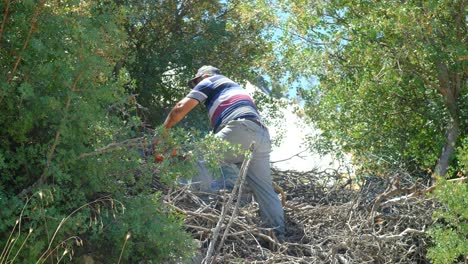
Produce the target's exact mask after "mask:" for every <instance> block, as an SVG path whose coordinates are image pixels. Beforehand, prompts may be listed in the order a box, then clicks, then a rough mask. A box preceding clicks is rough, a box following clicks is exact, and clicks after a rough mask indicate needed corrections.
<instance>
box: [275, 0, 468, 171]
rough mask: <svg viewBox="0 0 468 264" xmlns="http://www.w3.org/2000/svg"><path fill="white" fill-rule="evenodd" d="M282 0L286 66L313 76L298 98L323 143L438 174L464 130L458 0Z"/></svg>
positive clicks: (382, 164) (363, 160) (463, 32)
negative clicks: (311, 83) (312, 83)
mask: <svg viewBox="0 0 468 264" xmlns="http://www.w3.org/2000/svg"><path fill="white" fill-rule="evenodd" d="M280 2H281V3H282V7H283V8H284V13H285V14H286V15H284V20H285V21H286V26H285V28H284V29H285V32H286V34H285V36H284V42H283V43H284V46H286V47H288V48H286V49H285V52H284V53H283V54H284V55H283V56H284V57H283V59H284V61H285V63H286V64H288V65H289V66H290V69H291V71H294V72H295V73H296V74H297V75H304V74H305V75H306V76H307V74H310V73H314V74H316V75H317V76H318V80H319V82H318V83H319V84H318V85H317V86H316V87H315V88H314V89H310V90H309V91H305V92H304V93H303V96H304V97H305V99H306V105H307V107H308V115H309V116H310V117H311V119H313V120H314V121H315V122H316V123H317V124H318V126H319V128H320V129H321V130H322V131H323V137H322V141H321V142H319V143H320V144H321V147H322V148H323V149H326V150H330V149H331V148H333V147H334V146H335V147H336V146H340V147H342V149H343V150H344V151H347V152H350V153H352V154H353V156H354V157H355V159H356V165H358V166H360V165H361V166H362V165H363V164H369V161H370V162H371V164H374V165H375V166H374V167H373V168H374V169H375V168H377V167H378V168H388V167H394V166H403V167H404V168H406V169H409V168H416V169H425V168H432V169H434V170H435V172H436V173H437V174H440V175H445V174H446V172H447V169H448V167H449V165H450V164H451V161H452V160H453V156H454V155H453V154H454V152H455V147H456V145H457V142H459V139H460V138H463V137H466V131H467V121H466V120H468V118H467V114H468V105H467V103H466V102H467V101H468V100H467V98H468V91H467V90H468V89H467V79H466V46H467V28H466V20H465V10H466V2H465V1H353V0H333V1H306V0H304V1H280ZM305 62H307V63H305ZM309 76H310V75H309Z"/></svg>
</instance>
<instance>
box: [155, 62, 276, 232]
mask: <svg viewBox="0 0 468 264" xmlns="http://www.w3.org/2000/svg"><path fill="white" fill-rule="evenodd" d="M188 85H189V86H190V87H191V88H192V90H191V92H190V93H189V94H188V95H187V96H186V97H185V98H183V99H182V100H180V101H179V102H178V103H177V104H176V105H175V106H174V107H173V108H172V110H171V111H170V113H169V114H168V116H167V118H166V120H165V122H164V126H165V127H166V129H170V128H171V127H173V126H174V125H176V124H177V123H178V122H179V121H180V120H182V119H183V118H184V117H185V116H186V115H187V114H188V113H189V112H190V111H191V110H192V109H193V108H194V107H195V106H197V105H198V104H199V103H204V104H205V106H206V107H207V110H208V116H209V118H210V123H211V126H212V128H213V132H214V133H215V136H216V137H219V138H221V139H223V140H227V141H228V142H230V143H232V144H235V145H238V144H240V145H241V146H242V147H243V149H248V148H249V146H250V144H251V143H252V142H255V145H254V150H253V152H252V159H251V161H250V165H249V168H248V171H247V178H246V180H247V185H248V187H249V188H250V189H251V190H252V192H253V194H254V197H255V199H256V201H257V202H258V204H259V207H260V213H261V216H262V219H263V220H264V221H265V222H266V223H267V224H268V225H269V226H270V227H273V228H275V231H276V234H277V236H278V238H279V239H280V240H282V238H283V237H284V231H285V224H284V212H283V207H282V205H281V202H280V200H279V198H278V196H277V195H276V193H275V191H274V189H273V185H272V178H271V170H270V152H271V141H270V135H269V133H268V129H267V128H266V127H265V126H264V125H263V123H262V121H261V118H260V115H259V113H258V111H257V107H256V105H255V103H254V101H253V99H252V98H251V96H250V95H249V94H248V93H247V92H246V91H245V90H244V89H243V88H242V87H241V86H240V85H239V84H237V83H235V82H233V81H232V80H230V79H228V78H227V77H225V76H223V75H221V72H220V71H219V69H217V68H215V67H213V66H203V67H201V68H200V69H199V70H198V72H197V74H196V75H195V77H194V78H193V79H191V80H190V81H189V82H188ZM223 158H224V161H225V162H226V163H232V164H240V163H242V161H243V159H244V156H241V155H234V154H226V155H225V157H223Z"/></svg>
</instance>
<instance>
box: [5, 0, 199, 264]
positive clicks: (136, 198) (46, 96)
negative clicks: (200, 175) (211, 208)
mask: <svg viewBox="0 0 468 264" xmlns="http://www.w3.org/2000/svg"><path fill="white" fill-rule="evenodd" d="M0 12H1V13H2V14H3V17H2V19H1V25H0V58H1V60H0V71H1V74H0V123H1V124H2V125H1V126H0V175H1V177H0V207H1V208H2V209H1V210H0V248H1V249H2V250H1V252H2V253H1V255H0V262H2V263H7V262H8V263H9V262H14V261H13V259H16V261H18V262H21V263H35V262H36V261H37V262H45V261H48V259H49V258H54V257H57V258H61V257H64V256H68V255H69V254H70V252H74V251H75V250H70V247H72V246H73V244H75V242H76V244H78V245H80V244H81V245H83V244H84V245H86V246H88V245H90V244H94V245H99V247H97V246H96V247H95V248H94V249H95V250H96V251H97V252H94V253H95V256H96V257H103V258H106V260H107V261H112V262H117V258H118V257H119V253H120V251H121V249H122V247H121V244H122V243H123V241H125V237H126V235H127V233H128V232H130V233H131V234H133V238H134V239H130V240H129V242H128V243H127V250H131V251H126V252H125V254H124V256H126V257H125V258H124V259H129V260H130V261H131V262H137V261H140V260H142V259H148V258H151V259H154V260H155V261H158V260H160V261H170V260H171V259H172V260H173V259H174V258H177V259H178V258H179V257H183V256H187V255H189V254H190V252H191V248H192V245H191V239H190V236H189V235H188V234H186V233H185V232H184V231H183V230H182V227H181V226H180V221H177V220H176V219H173V216H170V214H169V213H167V214H166V213H164V210H163V209H161V207H162V205H161V204H160V203H159V202H158V200H157V199H152V198H153V197H152V196H153V193H154V190H152V189H151V188H150V187H151V183H152V180H153V179H152V173H151V171H150V169H151V168H147V169H146V171H145V169H144V167H143V169H142V166H141V165H142V163H143V161H142V159H141V157H140V155H139V154H138V152H137V151H136V149H135V147H134V148H133V149H129V148H122V147H120V148H119V147H116V148H114V149H113V151H112V152H99V151H98V150H99V149H103V148H104V149H105V148H106V146H109V145H110V146H112V144H114V145H116V146H119V145H118V144H117V143H121V142H128V141H129V140H130V139H132V138H133V137H135V135H138V132H139V130H138V127H139V126H140V123H141V121H140V120H139V118H138V117H137V116H136V115H135V114H134V113H135V105H134V104H133V103H132V100H129V99H131V98H132V97H131V96H130V94H129V93H128V91H129V90H130V89H131V83H132V80H131V78H130V77H129V74H128V72H127V71H126V70H125V69H122V70H121V71H120V73H119V74H118V75H113V69H114V66H115V64H116V63H117V62H118V61H119V60H120V58H121V57H122V56H123V54H124V53H125V49H126V46H125V44H126V32H125V31H124V27H123V21H125V16H124V14H125V8H124V7H121V6H117V5H114V4H113V3H112V2H111V1H105V0H103V1H42V0H41V1H8V0H7V1H2V2H1V3H0ZM141 186H144V187H146V188H142V189H138V192H136V190H137V188H138V187H141ZM132 191H133V192H132ZM135 193H136V194H135ZM155 198H157V197H155ZM125 207H127V208H128V211H127V214H123V208H125ZM114 214H115V217H114ZM94 221H96V223H102V224H103V227H104V228H99V226H98V225H91V226H90V225H89V224H90V222H91V223H93V222H94ZM135 223H151V224H143V225H142V226H135ZM155 223H158V224H155ZM109 229H110V230H109ZM28 230H29V232H28ZM10 234H11V237H9V235H10ZM136 239H137V240H136ZM83 241H85V243H82V242H83ZM161 241H165V247H160V248H161V249H164V251H155V250H154V248H155V247H156V246H158V245H159V243H161ZM110 242H112V243H110ZM117 242H120V243H117ZM134 243H142V244H143V245H144V246H141V245H139V246H133V245H135V244H134ZM136 245H138V244H136ZM169 245H176V246H171V247H169ZM97 249H99V250H97ZM75 252H80V251H79V250H78V251H75ZM16 253H19V254H16ZM109 253H110V254H109ZM107 254H109V255H107ZM111 259H112V260H111Z"/></svg>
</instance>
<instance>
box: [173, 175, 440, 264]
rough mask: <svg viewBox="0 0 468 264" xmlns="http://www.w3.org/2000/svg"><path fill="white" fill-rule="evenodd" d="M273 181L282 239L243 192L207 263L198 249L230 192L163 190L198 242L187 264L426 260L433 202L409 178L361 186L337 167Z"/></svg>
mask: <svg viewBox="0 0 468 264" xmlns="http://www.w3.org/2000/svg"><path fill="white" fill-rule="evenodd" d="M274 179H275V182H276V183H277V184H278V185H279V186H280V187H281V188H282V189H283V191H284V193H285V194H286V197H285V198H286V204H285V215H286V221H287V222H286V225H287V230H286V232H287V233H286V240H285V241H284V242H282V243H280V242H279V241H278V240H277V239H276V237H275V236H274V232H272V230H271V229H269V228H264V227H262V224H261V220H260V217H259V216H258V205H257V204H256V203H255V201H254V200H253V199H252V196H251V194H243V195H242V196H241V197H235V199H241V202H240V205H239V208H227V210H228V215H232V212H233V211H234V210H238V212H237V217H235V219H232V220H231V219H230V217H227V218H226V219H225V221H224V222H223V223H222V225H221V230H222V231H221V232H220V234H222V236H225V237H224V239H222V240H221V239H219V240H218V243H219V242H220V241H223V244H222V245H216V246H215V248H216V251H215V252H214V254H213V256H214V257H212V258H211V260H207V259H204V260H203V258H204V256H205V255H204V254H206V251H207V248H208V245H209V243H210V240H211V238H212V237H213V232H214V230H215V226H216V225H217V223H218V221H219V219H220V216H221V212H222V209H223V206H224V205H225V204H226V201H228V199H229V195H230V192H229V191H225V190H223V191H220V192H218V193H214V194H207V193H196V192H194V191H193V190H191V189H190V188H188V186H183V187H180V188H174V189H171V190H168V191H167V192H166V194H165V196H164V201H165V203H166V204H167V205H169V206H170V207H171V208H173V209H174V210H176V211H177V212H179V213H181V214H183V215H185V226H186V228H187V230H188V231H189V232H191V233H192V234H193V236H194V238H195V239H196V240H198V241H199V244H200V252H199V254H198V255H199V256H198V258H197V259H196V260H193V262H192V263H340V264H347V263H429V262H428V261H427V260H426V258H425V254H426V247H427V245H428V243H430V241H429V238H428V237H427V236H426V234H425V231H426V229H427V227H429V226H430V224H431V221H432V220H431V219H432V218H431V215H432V212H433V210H434V209H436V208H437V207H438V205H437V203H436V202H435V201H434V200H433V199H431V198H430V197H429V196H427V195H425V194H424V192H423V191H424V190H425V189H427V188H428V187H427V186H426V185H424V184H423V183H421V182H420V181H417V180H415V179H413V178H412V177H411V176H410V175H408V174H405V173H395V174H394V175H392V176H389V177H387V178H369V179H368V180H366V181H365V182H364V184H362V186H355V185H354V183H352V181H351V180H343V178H342V175H339V173H337V172H336V171H326V172H318V171H311V172H294V171H275V173H274ZM418 192H419V193H420V195H408V194H415V193H418ZM405 195H406V196H405ZM399 197H410V198H408V199H406V198H405V199H401V198H399ZM225 210H226V208H225ZM229 221H231V223H229ZM227 226H229V227H230V229H229V232H225V230H224V229H225V228H226V227H227Z"/></svg>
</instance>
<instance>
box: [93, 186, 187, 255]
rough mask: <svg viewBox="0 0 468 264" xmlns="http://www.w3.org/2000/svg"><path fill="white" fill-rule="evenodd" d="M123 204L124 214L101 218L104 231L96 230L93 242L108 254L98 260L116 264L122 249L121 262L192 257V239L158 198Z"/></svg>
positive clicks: (130, 201) (125, 201)
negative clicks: (96, 242) (97, 242)
mask: <svg viewBox="0 0 468 264" xmlns="http://www.w3.org/2000/svg"><path fill="white" fill-rule="evenodd" d="M124 204H125V207H126V211H125V213H123V214H119V215H116V216H114V215H111V214H107V215H105V216H103V219H102V222H103V226H104V228H96V231H95V234H94V235H93V238H92V239H95V240H96V241H99V242H100V243H99V244H95V245H96V247H97V248H99V250H98V252H108V254H106V255H105V256H97V259H99V258H100V257H101V258H102V259H100V261H102V262H103V263H107V262H112V263H117V262H118V259H119V257H120V255H121V251H122V250H123V254H122V257H121V262H122V263H139V262H141V261H151V262H153V263H163V262H164V263H177V262H180V261H182V260H183V259H184V258H187V257H189V256H190V255H191V254H192V252H193V249H194V244H193V239H191V237H190V235H189V234H188V233H185V232H183V226H182V221H181V220H182V218H181V217H180V216H177V215H176V214H175V213H174V212H170V210H169V209H168V208H165V207H164V206H163V205H161V203H160V202H159V197H158V196H156V195H154V196H140V197H137V198H130V199H125V200H124ZM116 224H117V225H116ZM109 253H110V254H109ZM109 256H110V258H109Z"/></svg>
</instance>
